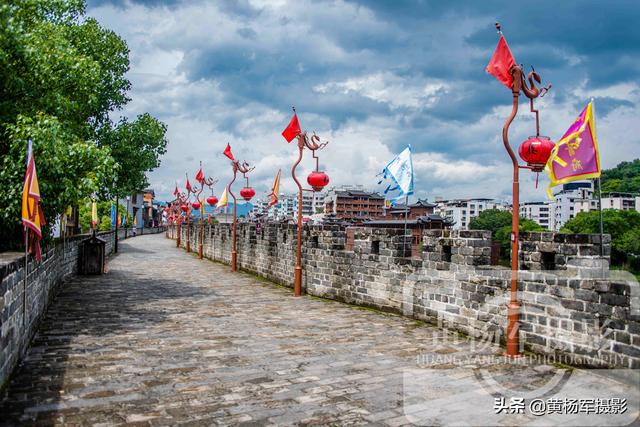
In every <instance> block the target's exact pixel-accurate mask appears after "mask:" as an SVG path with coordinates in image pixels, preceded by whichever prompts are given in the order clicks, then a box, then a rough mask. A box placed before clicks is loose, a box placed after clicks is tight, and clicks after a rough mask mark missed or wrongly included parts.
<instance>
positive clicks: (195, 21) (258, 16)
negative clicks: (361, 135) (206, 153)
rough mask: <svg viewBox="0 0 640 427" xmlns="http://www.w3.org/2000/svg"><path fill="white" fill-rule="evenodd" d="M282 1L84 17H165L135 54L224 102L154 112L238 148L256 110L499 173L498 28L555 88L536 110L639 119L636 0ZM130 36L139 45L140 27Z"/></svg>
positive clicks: (190, 98) (141, 0) (520, 126)
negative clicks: (219, 135) (168, 63)
mask: <svg viewBox="0 0 640 427" xmlns="http://www.w3.org/2000/svg"><path fill="white" fill-rule="evenodd" d="M260 3H268V6H266V7H263V6H262V5H261V4H260ZM276 3H277V2H252V1H248V0H243V1H221V2H211V3H210V2H199V1H191V0H189V1H187V0H183V1H160V0H155V1H153V0H112V1H107V0H92V1H90V3H89V6H90V7H97V6H106V5H109V4H113V5H115V6H116V7H118V8H126V9H127V10H129V9H136V8H139V7H140V6H147V7H149V8H150V9H145V10H143V11H140V10H138V11H137V13H146V11H151V12H153V11H158V10H161V11H163V12H165V13H164V15H162V18H163V19H164V21H163V22H164V23H169V27H170V28H169V29H167V30H166V31H163V30H164V29H163V28H158V27H155V25H158V24H156V23H154V22H149V23H148V25H149V28H151V29H152V30H151V31H150V33H153V36H149V37H147V38H142V39H141V40H140V41H138V43H139V46H143V47H144V50H145V52H146V51H147V50H148V51H160V52H180V54H181V56H180V59H179V61H178V62H177V65H176V66H175V70H176V73H179V74H180V75H181V76H184V79H186V80H187V83H188V84H193V85H199V84H200V83H201V82H208V83H211V84H212V85H214V84H215V87H216V90H217V91H218V92H219V93H218V94H217V96H216V98H215V100H212V99H209V98H208V95H207V94H203V93H199V92H198V90H196V89H194V91H193V92H192V93H189V94H188V95H185V94H183V93H181V92H180V91H175V90H171V88H165V91H164V92H162V91H161V90H158V89H157V88H156V85H155V84H154V85H149V86H148V89H145V90H148V91H149V92H151V91H152V90H154V91H155V92H162V93H164V94H165V95H163V96H166V100H165V99H163V103H162V106H158V109H160V110H161V111H162V114H163V116H164V115H169V116H170V115H171V114H172V113H171V112H172V111H173V110H174V109H177V110H179V112H177V113H175V115H176V116H179V117H181V118H184V117H196V118H198V119H201V120H207V118H208V115H210V114H212V110H214V111H215V113H216V114H217V115H216V122H215V123H214V124H212V125H211V126H212V127H213V128H214V129H216V130H217V131H220V132H224V133H226V134H229V135H234V136H238V137H240V136H241V135H242V134H243V133H246V127H247V126H248V125H247V123H246V121H247V119H248V118H247V117H246V114H250V113H253V112H256V111H261V109H262V110H263V111H276V112H282V113H284V114H287V115H288V114H289V112H290V108H291V105H296V106H297V107H298V110H299V111H301V118H304V117H308V116H311V115H313V117H314V119H315V120H316V121H318V122H319V123H322V124H323V125H326V126H327V127H328V128H330V129H334V130H336V129H342V128H343V127H346V126H352V127H353V124H357V123H368V124H369V123H371V126H378V127H379V128H377V130H376V131H377V132H374V136H377V135H378V134H380V135H384V144H385V145H386V146H387V147H388V148H389V149H390V150H391V151H397V150H398V149H400V148H401V147H402V146H403V145H405V144H406V143H407V142H410V143H411V144H412V145H413V147H414V150H415V152H438V153H444V154H445V155H448V156H450V158H452V159H469V160H472V161H475V162H480V163H481V164H484V165H488V164H492V163H493V162H495V159H496V158H503V157H504V153H503V148H502V147H501V144H496V143H494V142H495V140H496V138H499V133H500V129H501V126H502V121H503V120H504V118H503V117H500V118H492V119H491V120H489V119H487V117H489V116H491V114H494V111H496V109H499V108H509V105H510V100H511V94H510V92H509V90H508V89H507V88H505V87H504V86H503V85H501V84H500V83H499V82H497V81H496V80H495V79H494V78H493V77H492V76H490V75H488V74H487V73H486V72H485V71H484V68H485V66H486V64H487V62H488V61H489V59H490V57H491V55H492V53H493V50H494V49H495V46H496V43H497V41H498V35H497V34H496V31H495V28H494V23H495V22H496V21H500V22H501V23H502V25H503V31H504V34H505V37H506V39H507V41H508V43H509V46H510V48H511V50H512V52H513V54H514V56H515V58H516V60H517V61H518V62H519V63H522V64H523V65H524V67H525V71H526V72H528V71H529V70H530V69H531V68H530V67H531V66H532V65H533V66H535V69H536V71H538V72H539V73H540V74H541V76H542V78H543V84H549V83H552V84H553V88H552V90H551V92H550V93H549V95H548V96H547V97H546V98H545V99H544V100H543V101H537V102H546V103H547V104H549V105H551V106H555V108H560V107H559V106H560V105H563V106H565V108H566V106H567V105H568V106H569V108H571V107H573V108H575V111H571V112H569V114H568V118H566V119H567V120H570V119H571V118H572V117H574V116H575V114H577V113H578V112H579V111H580V110H581V109H582V108H583V107H584V105H585V103H586V102H587V100H588V98H589V97H590V96H595V97H596V105H597V113H598V116H599V118H603V119H604V118H607V117H608V116H609V115H611V114H612V113H613V112H615V111H624V110H625V109H635V108H637V106H636V104H634V102H631V101H629V99H626V98H630V99H637V98H638V94H637V93H636V94H633V93H625V90H629V91H632V90H633V87H637V82H638V81H640V60H639V59H638V58H639V54H640V31H637V22H640V15H639V10H640V5H639V4H638V3H637V1H635V0H634V1H630V0H629V1H615V2H602V1H599V2H596V1H559V0H553V1H551V0H541V1H536V2H513V1H497V0H485V1H462V0H451V1H440V0H431V1H426V0H415V1H409V0H406V1H399V2H392V1H386V0H379V1H373V0H371V1H347V2H338V1H336V2H333V1H326V2H319V1H318V2H306V1H295V2H289V3H288V4H286V5H285V6H284V7H281V8H278V7H277V6H274V5H275V4H276ZM161 6H162V7H161ZM145 25H146V24H145ZM124 31H130V33H131V34H132V35H133V36H134V37H135V36H137V35H138V34H139V33H141V32H143V31H144V29H138V28H132V29H124ZM132 51H133V52H134V53H136V52H135V46H132ZM140 55H142V54H140ZM158 84H160V83H158ZM616 85H617V86H618V87H619V88H618V89H616V90H615V91H613V92H611V93H609V92H606V91H607V90H609V89H607V88H611V87H614V86H616ZM634 85H636V86H634ZM206 88H207V89H208V88H209V86H206ZM597 91H605V92H604V93H600V92H598V93H596V92H597ZM614 92H615V93H614ZM522 105H523V107H522V108H523V114H522V117H520V118H519V119H518V121H516V123H515V124H514V130H513V133H514V140H518V138H522V137H526V136H527V135H528V134H529V133H530V128H531V125H532V117H531V115H530V114H529V115H527V114H524V113H527V112H528V105H527V104H526V100H523V101H522ZM238 111H243V112H244V114H245V116H243V115H242V114H238V113H237V112H238ZM556 115H557V112H556ZM551 116H552V114H550V113H549V112H547V111H545V112H544V113H543V115H542V117H543V124H544V126H545V127H551V126H552V125H553V129H550V130H548V129H546V128H545V131H549V132H551V131H553V132H555V133H558V132H562V130H563V129H564V128H566V123H564V122H563V123H561V124H558V123H555V122H554V120H559V119H556V117H551ZM265 120H266V119H265ZM483 120H485V121H486V123H485V122H483ZM306 125H307V123H306V122H305V123H303V127H305V126H306ZM314 125H315V123H314ZM265 126H267V125H265ZM277 126H280V123H279V122H278V123H276V124H273V125H272V124H270V123H269V124H268V127H277ZM274 135H275V136H276V137H277V136H278V133H277V132H274ZM380 138H381V139H382V138H383V137H382V136H380ZM489 141H492V143H489ZM498 156H500V157H498ZM267 175H269V174H267ZM267 175H265V176H267Z"/></svg>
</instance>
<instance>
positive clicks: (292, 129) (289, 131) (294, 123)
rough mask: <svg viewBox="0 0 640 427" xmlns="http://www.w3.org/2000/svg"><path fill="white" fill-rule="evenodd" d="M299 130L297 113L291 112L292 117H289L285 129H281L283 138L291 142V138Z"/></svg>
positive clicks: (297, 133) (298, 133)
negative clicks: (289, 119)
mask: <svg viewBox="0 0 640 427" xmlns="http://www.w3.org/2000/svg"><path fill="white" fill-rule="evenodd" d="M300 132H302V131H301V130H300V123H299V122H298V115H297V114H296V113H293V117H292V118H291V121H290V122H289V125H288V126H287V128H286V129H285V130H283V131H282V136H284V139H286V140H287V142H291V141H293V138H295V137H296V136H298V135H300Z"/></svg>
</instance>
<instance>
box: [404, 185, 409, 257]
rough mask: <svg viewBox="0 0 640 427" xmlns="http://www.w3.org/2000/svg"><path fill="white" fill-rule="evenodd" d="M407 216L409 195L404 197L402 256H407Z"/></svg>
mask: <svg viewBox="0 0 640 427" xmlns="http://www.w3.org/2000/svg"><path fill="white" fill-rule="evenodd" d="M408 215H409V194H405V196H404V236H403V238H402V256H403V257H405V256H407V217H408Z"/></svg>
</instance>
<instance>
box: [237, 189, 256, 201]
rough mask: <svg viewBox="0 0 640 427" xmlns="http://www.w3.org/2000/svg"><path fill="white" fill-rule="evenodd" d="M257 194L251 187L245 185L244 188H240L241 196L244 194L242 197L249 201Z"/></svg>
mask: <svg viewBox="0 0 640 427" xmlns="http://www.w3.org/2000/svg"><path fill="white" fill-rule="evenodd" d="M255 195H256V192H255V191H254V190H253V188H251V187H244V188H243V189H242V190H240V196H242V198H243V199H245V200H246V201H247V202H248V201H249V200H251V199H252V198H253V196H255Z"/></svg>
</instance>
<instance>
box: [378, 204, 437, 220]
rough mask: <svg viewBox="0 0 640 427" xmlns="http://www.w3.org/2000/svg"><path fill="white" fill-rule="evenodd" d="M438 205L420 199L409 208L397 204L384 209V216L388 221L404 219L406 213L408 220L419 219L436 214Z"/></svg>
mask: <svg viewBox="0 0 640 427" xmlns="http://www.w3.org/2000/svg"><path fill="white" fill-rule="evenodd" d="M435 207H436V205H435V204H434V203H429V202H428V201H427V200H426V199H425V200H421V199H418V201H417V202H415V203H410V204H409V208H408V209H407V206H405V204H404V203H396V204H395V205H393V206H390V207H388V208H386V207H385V209H384V216H385V218H387V219H404V217H405V212H406V213H407V218H408V219H417V218H419V217H423V216H426V215H430V214H433V213H434V210H435ZM407 211H408V212H407Z"/></svg>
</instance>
